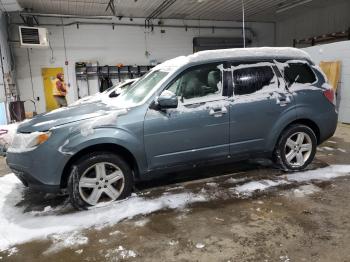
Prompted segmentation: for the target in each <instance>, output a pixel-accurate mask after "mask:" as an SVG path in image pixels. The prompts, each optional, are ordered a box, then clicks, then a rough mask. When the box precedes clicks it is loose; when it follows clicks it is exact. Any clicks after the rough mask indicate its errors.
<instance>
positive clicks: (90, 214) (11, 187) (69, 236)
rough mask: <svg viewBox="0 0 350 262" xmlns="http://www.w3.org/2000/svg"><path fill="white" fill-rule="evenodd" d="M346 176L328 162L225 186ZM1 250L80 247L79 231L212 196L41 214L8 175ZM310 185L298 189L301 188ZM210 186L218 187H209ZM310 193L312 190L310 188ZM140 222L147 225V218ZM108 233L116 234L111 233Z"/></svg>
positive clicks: (0, 214) (2, 196)
mask: <svg viewBox="0 0 350 262" xmlns="http://www.w3.org/2000/svg"><path fill="white" fill-rule="evenodd" d="M348 175H350V165H333V166H329V167H326V168H319V169H316V170H311V171H305V172H297V173H291V174H286V175H282V176H278V177H276V179H274V180H267V179H265V180H260V181H259V180H258V181H250V182H245V183H244V182H243V184H240V185H237V186H235V187H232V188H230V191H233V192H234V193H236V194H238V195H244V196H247V195H248V196H249V195H251V194H252V193H254V192H255V191H256V190H261V191H263V190H267V189H269V188H271V187H276V186H279V185H284V184H291V183H296V182H298V183H300V182H301V183H305V182H310V181H312V180H330V179H332V178H336V177H340V176H348ZM0 184H1V191H0V251H3V250H6V249H8V248H10V247H12V246H13V245H16V244H21V243H25V242H28V241H30V240H32V239H47V238H48V239H51V240H52V241H53V245H52V246H51V247H50V248H49V249H48V250H47V252H48V253H50V252H55V250H57V249H61V248H65V247H67V245H68V246H71V245H75V246H80V245H83V244H85V243H87V242H88V239H87V238H86V237H85V236H84V235H82V234H81V232H80V231H81V230H82V229H86V228H91V227H95V228H96V227H97V228H98V227H102V226H108V225H113V224H116V223H118V222H119V221H121V220H123V219H127V218H132V217H134V216H136V215H142V214H143V215H146V214H150V213H152V212H155V211H157V210H160V209H176V208H182V209H184V208H185V206H186V205H187V204H189V203H194V202H203V201H209V200H210V199H212V197H210V196H209V195H206V194H205V193H198V194H194V193H177V194H169V192H166V193H167V194H163V195H162V196H160V197H157V198H144V197H142V196H140V195H141V194H140V195H139V196H137V195H135V196H132V197H130V198H128V199H126V200H124V201H119V202H116V203H113V204H111V205H109V206H105V207H98V208H94V209H90V210H87V211H81V212H74V213H68V214H60V213H59V210H57V208H55V209H52V208H51V207H50V208H45V209H44V210H43V211H42V212H38V211H35V212H26V213H24V207H20V206H18V205H17V204H18V203H19V202H20V201H21V200H22V198H23V197H22V195H23V192H24V187H23V186H22V184H21V183H20V182H19V180H18V179H17V178H16V177H15V176H14V175H13V174H9V175H6V176H4V177H0ZM306 189H308V190H309V191H310V187H306V188H302V189H301V190H304V191H305V190H306ZM214 190H221V189H220V188H219V187H214ZM311 191H312V190H311ZM143 222H146V223H147V220H144V221H143ZM111 234H118V232H117V231H116V232H112V233H111ZM113 252H118V253H120V256H121V257H124V256H125V257H129V256H131V257H133V256H134V255H136V254H134V253H133V252H131V251H130V252H129V250H125V249H124V248H123V249H121V248H119V249H118V250H114V251H113Z"/></svg>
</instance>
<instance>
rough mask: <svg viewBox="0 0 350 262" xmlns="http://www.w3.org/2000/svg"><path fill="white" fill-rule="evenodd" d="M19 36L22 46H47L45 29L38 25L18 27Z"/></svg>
mask: <svg viewBox="0 0 350 262" xmlns="http://www.w3.org/2000/svg"><path fill="white" fill-rule="evenodd" d="M19 36H20V41H21V46H22V47H48V46H49V42H48V39H47V29H46V28H40V27H28V26H20V27H19Z"/></svg>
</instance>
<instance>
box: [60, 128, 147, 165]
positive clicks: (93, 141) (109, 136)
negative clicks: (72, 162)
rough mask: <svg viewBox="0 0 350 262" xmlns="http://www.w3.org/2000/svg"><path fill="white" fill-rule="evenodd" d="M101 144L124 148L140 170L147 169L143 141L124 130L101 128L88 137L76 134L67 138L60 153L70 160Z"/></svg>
mask: <svg viewBox="0 0 350 262" xmlns="http://www.w3.org/2000/svg"><path fill="white" fill-rule="evenodd" d="M101 144H114V145H116V146H121V147H124V148H125V149H127V150H128V151H129V152H130V153H131V154H132V155H133V156H134V158H135V159H136V162H137V165H138V167H139V169H140V170H145V169H146V168H147V161H146V158H145V154H144V147H143V141H142V140H140V139H138V138H137V137H136V136H135V135H133V134H132V133H130V132H128V131H127V130H125V129H122V128H114V127H99V128H94V129H93V130H92V131H91V132H90V133H89V134H87V135H86V134H84V135H83V134H82V132H74V133H72V134H71V135H70V136H68V137H67V138H66V140H65V141H64V142H63V144H62V145H61V146H60V147H59V149H58V151H59V152H60V153H62V154H63V155H66V156H69V159H70V158H71V157H73V156H74V155H76V154H77V153H78V152H80V151H81V150H84V149H86V148H88V147H91V146H95V145H101ZM69 159H68V161H69Z"/></svg>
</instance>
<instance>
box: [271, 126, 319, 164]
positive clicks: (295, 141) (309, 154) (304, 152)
mask: <svg viewBox="0 0 350 262" xmlns="http://www.w3.org/2000/svg"><path fill="white" fill-rule="evenodd" d="M316 146H317V138H316V135H315V133H314V131H313V130H312V129H311V128H309V127H308V126H305V125H301V124H297V125H291V126H290V127H288V128H287V129H285V130H284V131H283V133H282V134H281V137H280V139H279V141H278V143H277V145H276V148H275V152H274V158H275V161H276V162H277V164H279V165H280V166H281V167H282V168H283V169H284V170H288V171H299V170H303V169H304V168H306V167H307V166H308V165H309V164H310V163H311V162H312V161H313V159H314V157H315V154H316Z"/></svg>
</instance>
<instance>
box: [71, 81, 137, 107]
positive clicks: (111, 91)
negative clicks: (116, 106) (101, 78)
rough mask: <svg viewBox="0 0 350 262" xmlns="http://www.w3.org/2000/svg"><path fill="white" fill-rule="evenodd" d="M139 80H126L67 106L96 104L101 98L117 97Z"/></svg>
mask: <svg viewBox="0 0 350 262" xmlns="http://www.w3.org/2000/svg"><path fill="white" fill-rule="evenodd" d="M138 79H139V78H133V79H127V80H125V81H123V82H121V83H118V84H117V85H114V86H112V87H110V88H108V89H107V90H105V91H103V92H102V93H97V94H94V95H91V96H86V97H83V98H81V99H79V100H78V101H76V102H74V103H72V104H70V105H69V106H76V105H80V104H85V103H91V102H96V101H99V100H102V99H103V98H113V97H117V96H119V95H120V94H121V93H122V92H125V91H126V90H127V89H128V88H129V87H130V86H131V85H132V84H133V83H135V82H136V81H137V80H138Z"/></svg>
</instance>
